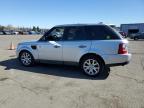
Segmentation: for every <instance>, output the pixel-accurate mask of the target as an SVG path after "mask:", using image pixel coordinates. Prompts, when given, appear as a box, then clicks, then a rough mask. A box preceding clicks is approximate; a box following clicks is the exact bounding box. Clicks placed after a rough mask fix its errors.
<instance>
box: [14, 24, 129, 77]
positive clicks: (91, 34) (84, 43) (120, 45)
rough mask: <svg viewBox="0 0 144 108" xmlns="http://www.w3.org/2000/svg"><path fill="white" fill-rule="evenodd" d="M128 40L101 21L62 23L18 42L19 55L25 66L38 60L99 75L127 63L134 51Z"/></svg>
mask: <svg viewBox="0 0 144 108" xmlns="http://www.w3.org/2000/svg"><path fill="white" fill-rule="evenodd" d="M127 46H128V41H127V40H124V39H123V38H122V37H121V35H120V34H119V33H118V32H116V31H115V30H113V29H112V28H111V27H109V26H107V25H102V24H95V25H88V24H74V25H59V26H55V27H53V28H52V29H50V30H49V31H48V32H47V33H45V35H44V36H42V37H41V38H40V39H39V40H38V41H30V42H23V43H19V44H18V46H17V50H16V53H17V57H18V59H19V60H20V62H21V63H22V65H24V66H32V65H33V64H34V63H36V62H40V63H41V62H44V63H51V64H53V63H54V64H71V65H79V66H80V67H81V69H82V70H83V72H84V73H86V74H87V75H90V76H96V75H98V74H99V73H102V72H103V71H104V70H105V69H106V68H105V67H111V66H120V65H122V66H123V65H126V64H127V63H128V62H129V61H130V59H131V54H129V53H128V49H127Z"/></svg>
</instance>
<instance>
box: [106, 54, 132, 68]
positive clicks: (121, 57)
mask: <svg viewBox="0 0 144 108" xmlns="http://www.w3.org/2000/svg"><path fill="white" fill-rule="evenodd" d="M131 57H132V55H131V54H116V55H109V56H104V60H105V64H106V65H107V66H109V67H112V66H124V65H127V64H128V63H129V62H130V60H131Z"/></svg>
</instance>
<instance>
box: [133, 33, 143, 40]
mask: <svg viewBox="0 0 144 108" xmlns="http://www.w3.org/2000/svg"><path fill="white" fill-rule="evenodd" d="M133 39H134V40H138V39H144V32H143V33H137V34H135V35H134V36H133Z"/></svg>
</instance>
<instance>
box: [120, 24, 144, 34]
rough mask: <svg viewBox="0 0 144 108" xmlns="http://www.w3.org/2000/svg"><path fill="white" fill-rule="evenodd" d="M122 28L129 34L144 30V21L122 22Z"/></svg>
mask: <svg viewBox="0 0 144 108" xmlns="http://www.w3.org/2000/svg"><path fill="white" fill-rule="evenodd" d="M120 30H121V31H123V32H125V33H126V34H127V35H131V34H135V33H142V32H144V23H133V24H121V26H120Z"/></svg>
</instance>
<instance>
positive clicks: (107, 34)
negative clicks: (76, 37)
mask: <svg viewBox="0 0 144 108" xmlns="http://www.w3.org/2000/svg"><path fill="white" fill-rule="evenodd" d="M86 28H87V33H88V35H89V36H90V37H91V38H92V39H93V40H113V39H121V36H120V34H119V33H118V32H116V31H115V30H114V29H112V28H111V27H109V26H87V27H86Z"/></svg>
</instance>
